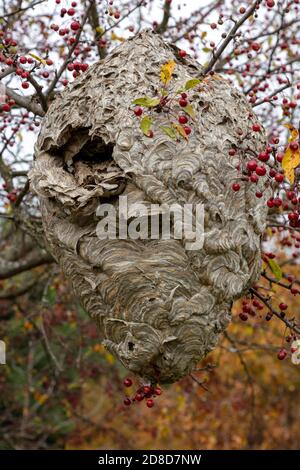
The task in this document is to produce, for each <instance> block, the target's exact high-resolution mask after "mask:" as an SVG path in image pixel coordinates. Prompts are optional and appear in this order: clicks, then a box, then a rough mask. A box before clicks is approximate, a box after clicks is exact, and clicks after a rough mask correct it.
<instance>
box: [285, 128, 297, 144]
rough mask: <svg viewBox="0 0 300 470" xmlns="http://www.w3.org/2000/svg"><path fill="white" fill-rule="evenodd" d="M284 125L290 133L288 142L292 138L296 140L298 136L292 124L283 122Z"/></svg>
mask: <svg viewBox="0 0 300 470" xmlns="http://www.w3.org/2000/svg"><path fill="white" fill-rule="evenodd" d="M284 127H286V128H287V129H288V130H289V131H290V133H291V135H290V137H289V142H292V140H296V139H297V137H298V131H297V129H296V128H295V127H294V126H292V124H284Z"/></svg>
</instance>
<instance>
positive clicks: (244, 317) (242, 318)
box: [239, 312, 248, 321]
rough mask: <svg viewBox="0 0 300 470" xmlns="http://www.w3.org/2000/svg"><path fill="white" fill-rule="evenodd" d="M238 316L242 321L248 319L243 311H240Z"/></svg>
mask: <svg viewBox="0 0 300 470" xmlns="http://www.w3.org/2000/svg"><path fill="white" fill-rule="evenodd" d="M239 317H240V319H241V320H242V321H247V320H248V315H246V313H244V312H242V313H240V314H239Z"/></svg>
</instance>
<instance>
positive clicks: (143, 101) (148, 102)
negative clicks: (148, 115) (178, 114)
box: [132, 96, 160, 108]
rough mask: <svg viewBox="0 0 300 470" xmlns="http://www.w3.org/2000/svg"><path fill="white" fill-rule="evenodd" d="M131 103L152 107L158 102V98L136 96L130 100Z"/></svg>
mask: <svg viewBox="0 0 300 470" xmlns="http://www.w3.org/2000/svg"><path fill="white" fill-rule="evenodd" d="M132 103H133V104H137V105H139V106H145V107H146V108H153V107H154V106H157V105H158V104H159V103H160V99H159V98H149V96H142V97H141V98H137V99H136V100H134V101H133V102H132Z"/></svg>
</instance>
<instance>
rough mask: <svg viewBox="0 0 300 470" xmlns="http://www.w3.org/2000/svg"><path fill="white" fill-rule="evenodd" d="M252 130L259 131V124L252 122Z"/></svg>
mask: <svg viewBox="0 0 300 470" xmlns="http://www.w3.org/2000/svg"><path fill="white" fill-rule="evenodd" d="M252 130H253V131H254V132H259V131H260V125H259V124H258V123H256V124H253V126H252Z"/></svg>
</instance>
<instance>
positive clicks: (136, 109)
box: [134, 106, 143, 116]
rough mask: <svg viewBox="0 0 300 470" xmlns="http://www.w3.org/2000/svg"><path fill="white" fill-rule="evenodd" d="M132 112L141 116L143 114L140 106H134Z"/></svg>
mask: <svg viewBox="0 0 300 470" xmlns="http://www.w3.org/2000/svg"><path fill="white" fill-rule="evenodd" d="M134 114H135V115H136V116H141V115H142V114H143V109H142V108H141V107H140V106H138V107H136V108H135V110H134Z"/></svg>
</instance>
